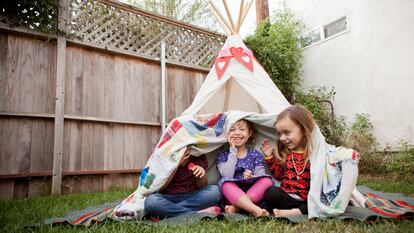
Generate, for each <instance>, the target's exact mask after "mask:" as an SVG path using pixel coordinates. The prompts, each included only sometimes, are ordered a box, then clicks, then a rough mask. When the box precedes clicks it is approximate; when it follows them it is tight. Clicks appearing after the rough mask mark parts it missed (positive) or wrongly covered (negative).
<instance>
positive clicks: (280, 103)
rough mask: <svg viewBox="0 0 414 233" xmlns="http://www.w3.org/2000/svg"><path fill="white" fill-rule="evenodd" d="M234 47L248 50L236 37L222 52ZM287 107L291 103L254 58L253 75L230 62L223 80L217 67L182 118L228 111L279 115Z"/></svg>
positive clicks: (228, 42)
mask: <svg viewBox="0 0 414 233" xmlns="http://www.w3.org/2000/svg"><path fill="white" fill-rule="evenodd" d="M231 47H235V48H238V47H243V48H245V49H247V47H246V45H245V44H244V43H243V41H242V39H241V38H240V36H239V35H237V34H235V35H231V36H229V37H228V38H227V40H226V42H225V44H224V46H223V48H222V50H223V49H229V48H231ZM288 106H289V102H288V101H287V100H286V98H285V97H284V96H283V94H282V93H281V92H280V90H279V89H278V88H277V87H276V85H275V84H274V83H273V81H272V80H271V79H270V77H269V75H268V74H267V73H266V71H265V70H264V69H263V67H262V66H261V65H260V64H259V63H258V62H257V61H256V60H255V59H253V72H252V71H250V70H249V69H248V68H247V67H246V66H244V65H243V64H241V63H240V62H239V61H238V60H236V59H231V60H230V62H229V64H228V66H227V69H226V70H225V72H224V74H223V76H222V78H221V79H219V78H218V75H217V73H216V70H215V69H214V67H213V68H212V69H211V71H210V73H209V74H208V75H207V77H206V79H205V80H204V83H203V84H202V86H201V88H200V90H199V91H198V93H197V95H196V96H195V98H194V101H193V103H192V104H191V105H190V107H188V108H187V109H186V110H185V111H184V112H183V113H182V116H184V115H193V114H208V113H218V112H227V111H229V110H240V111H245V112H257V113H273V114H277V113H279V112H281V111H282V110H283V109H285V108H286V107H288Z"/></svg>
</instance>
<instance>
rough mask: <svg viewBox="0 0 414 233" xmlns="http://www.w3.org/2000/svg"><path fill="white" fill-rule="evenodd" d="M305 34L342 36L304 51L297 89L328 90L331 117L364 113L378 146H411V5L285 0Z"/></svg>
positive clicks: (385, 0)
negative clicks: (344, 21) (335, 28)
mask: <svg viewBox="0 0 414 233" xmlns="http://www.w3.org/2000/svg"><path fill="white" fill-rule="evenodd" d="M285 5H286V7H287V8H289V9H291V10H292V11H293V12H294V13H295V14H296V15H297V16H298V17H299V18H300V19H302V20H303V21H304V22H305V24H306V25H307V27H308V28H309V29H313V28H316V27H319V26H322V25H324V24H327V23H330V22H332V21H335V20H336V19H338V18H340V17H342V16H345V15H347V16H348V30H347V31H345V32H343V33H342V34H341V35H338V36H336V37H334V38H332V39H327V40H324V41H321V42H319V43H316V44H314V45H311V46H309V47H307V48H305V49H304V51H303V54H304V66H303V73H302V79H303V85H304V87H306V88H309V87H311V86H315V85H317V86H326V87H334V88H335V91H336V96H335V101H334V106H335V111H336V114H338V115H342V116H345V117H346V119H347V121H348V122H352V121H353V120H354V117H355V114H356V113H367V114H369V116H370V120H371V122H372V123H373V125H374V134H375V136H376V137H377V139H378V141H379V143H380V145H381V146H382V147H385V146H392V147H394V148H395V146H397V145H398V142H399V141H400V140H406V141H408V142H409V143H411V144H414V91H413V87H414V58H413V54H414V26H413V25H414V14H413V12H414V1H407V0H392V1H391V0H381V1H378V0H365V1H359V0H349V1H341V0H319V1H306V0H285Z"/></svg>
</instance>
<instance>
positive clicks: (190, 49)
mask: <svg viewBox="0 0 414 233" xmlns="http://www.w3.org/2000/svg"><path fill="white" fill-rule="evenodd" d="M131 9H132V10H130V11H129V10H128V9H123V8H120V7H117V6H116V4H114V5H110V4H108V2H102V1H98V0H95V1H93V0H70V12H69V23H68V28H67V32H68V33H69V35H70V37H72V38H73V39H76V40H80V41H82V42H88V43H96V44H98V45H100V46H101V47H102V46H103V47H106V48H111V49H113V50H122V51H128V52H130V53H135V54H137V55H142V56H145V57H150V58H159V57H160V54H161V45H160V44H161V41H162V40H164V41H165V42H166V58H167V60H168V61H170V62H174V63H182V64H186V65H189V66H194V67H202V68H207V67H210V66H211V65H212V63H213V59H214V58H215V57H216V55H217V51H218V50H219V49H220V48H221V47H222V46H223V43H224V40H225V38H224V37H223V36H220V35H218V34H213V33H203V30H196V29H192V28H191V27H189V26H187V27H185V26H180V24H173V23H170V22H168V21H163V20H162V19H160V18H157V17H155V16H154V17H151V16H150V15H149V14H145V15H144V14H140V13H139V11H138V10H133V9H134V8H131Z"/></svg>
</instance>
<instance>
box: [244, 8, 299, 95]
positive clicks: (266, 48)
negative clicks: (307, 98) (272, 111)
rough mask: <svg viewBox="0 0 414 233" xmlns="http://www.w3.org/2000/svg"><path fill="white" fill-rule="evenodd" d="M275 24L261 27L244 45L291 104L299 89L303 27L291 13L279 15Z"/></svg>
mask: <svg viewBox="0 0 414 233" xmlns="http://www.w3.org/2000/svg"><path fill="white" fill-rule="evenodd" d="M273 21H274V23H270V22H269V20H267V21H264V22H263V23H262V24H260V25H258V27H257V28H256V31H255V33H254V35H252V36H249V37H247V38H246V40H245V43H246V45H247V47H249V48H250V49H251V50H252V52H253V53H254V54H255V56H256V58H257V59H258V60H259V62H260V63H261V64H262V65H263V67H264V69H265V70H266V72H267V73H268V74H269V76H270V78H271V79H272V80H273V82H274V83H275V84H276V86H277V87H278V88H279V89H280V91H281V92H282V93H283V95H284V96H285V97H286V98H287V99H288V101H292V97H293V95H294V94H295V93H296V92H297V90H298V89H299V87H300V85H299V81H300V78H299V73H300V68H301V66H302V49H301V48H300V46H299V44H300V35H301V34H302V30H303V28H304V27H303V23H301V22H300V21H298V20H296V19H295V18H294V16H293V14H292V13H291V12H289V11H283V12H278V13H276V15H275V18H274V20H273Z"/></svg>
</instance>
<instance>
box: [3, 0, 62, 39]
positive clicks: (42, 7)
mask: <svg viewBox="0 0 414 233" xmlns="http://www.w3.org/2000/svg"><path fill="white" fill-rule="evenodd" d="M57 5H58V1H57V0H16V1H2V2H1V3H0V12H1V13H0V19H1V22H2V23H6V24H9V25H10V26H11V27H27V28H29V29H32V30H36V31H41V32H45V33H54V32H56V27H57V25H56V22H57V20H56V19H57V14H58V10H57Z"/></svg>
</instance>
